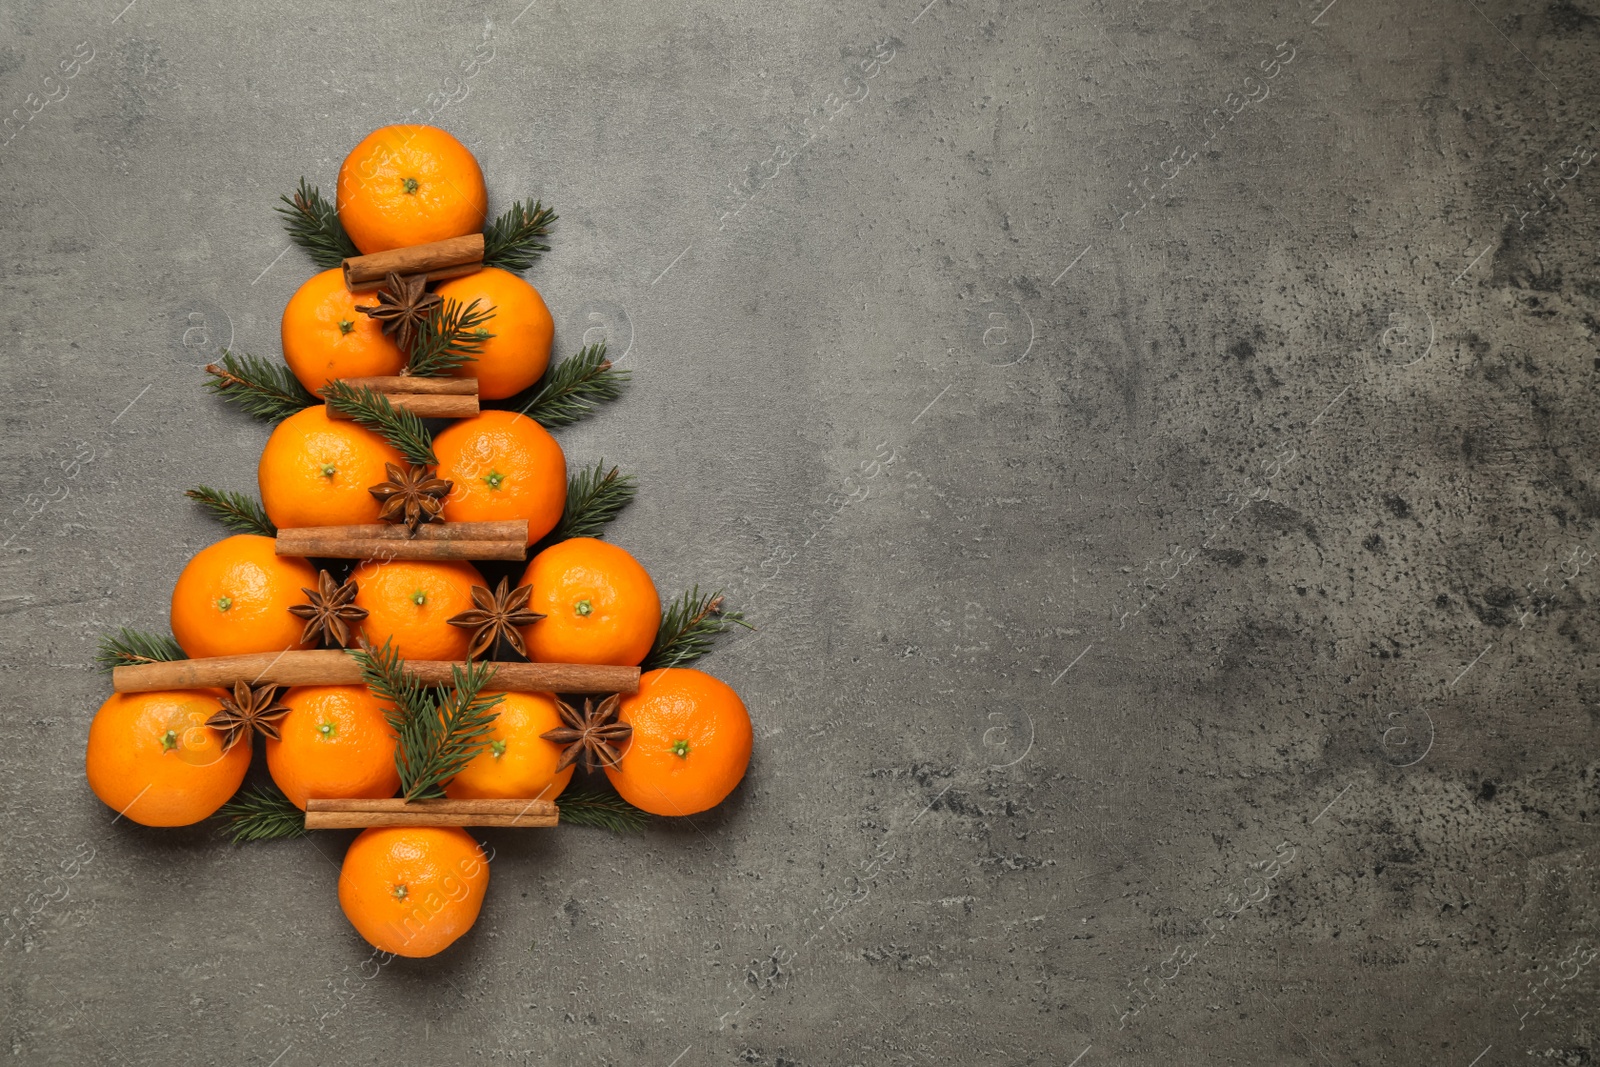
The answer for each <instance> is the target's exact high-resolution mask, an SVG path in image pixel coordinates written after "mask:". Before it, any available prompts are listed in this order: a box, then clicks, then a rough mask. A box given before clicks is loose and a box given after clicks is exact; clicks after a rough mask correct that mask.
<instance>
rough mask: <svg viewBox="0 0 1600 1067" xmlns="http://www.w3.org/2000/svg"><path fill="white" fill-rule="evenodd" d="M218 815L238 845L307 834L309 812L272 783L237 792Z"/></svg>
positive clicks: (226, 831)
mask: <svg viewBox="0 0 1600 1067" xmlns="http://www.w3.org/2000/svg"><path fill="white" fill-rule="evenodd" d="M217 818H219V819H222V820H223V828H222V829H223V832H224V833H226V834H227V835H228V836H229V837H230V838H232V839H233V843H234V844H236V845H242V844H244V843H245V842H247V841H275V840H281V839H283V838H289V837H304V836H306V813H305V812H303V811H301V810H300V809H299V808H297V807H295V806H294V801H292V800H290V799H289V798H288V797H286V796H284V795H283V793H282V792H280V791H279V789H278V787H277V786H276V785H272V784H270V783H269V784H267V785H259V786H255V787H253V788H251V789H243V790H240V791H239V792H238V793H235V794H234V797H233V799H232V800H230V801H228V802H227V803H226V804H224V805H222V807H221V808H220V809H219V810H218V811H217Z"/></svg>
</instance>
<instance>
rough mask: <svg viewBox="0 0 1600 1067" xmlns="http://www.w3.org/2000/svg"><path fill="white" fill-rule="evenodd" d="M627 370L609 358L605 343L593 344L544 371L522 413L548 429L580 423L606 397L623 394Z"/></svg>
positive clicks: (610, 397) (615, 396)
mask: <svg viewBox="0 0 1600 1067" xmlns="http://www.w3.org/2000/svg"><path fill="white" fill-rule="evenodd" d="M628 373H629V372H628V371H626V370H617V369H616V368H615V367H613V366H612V365H611V361H610V360H609V359H607V358H606V343H605V342H604V341H601V342H600V343H599V344H594V345H590V346H588V347H587V348H585V349H583V350H581V351H580V352H579V353H578V354H577V355H575V356H572V357H571V358H569V359H564V360H562V361H561V362H560V363H557V364H555V365H554V366H552V367H551V368H550V369H549V370H547V371H545V373H544V377H543V378H541V379H540V380H539V391H538V392H536V393H534V394H533V399H532V400H530V401H528V403H527V405H526V406H525V407H524V408H523V409H522V413H523V414H524V415H526V416H528V417H529V418H531V419H533V420H534V421H535V422H537V423H538V424H539V425H540V426H543V427H544V428H545V429H550V428H552V427H556V426H566V425H567V424H569V423H574V422H577V421H578V420H579V419H581V418H583V417H584V416H586V415H588V414H589V413H590V412H591V411H593V410H594V409H595V406H596V405H598V404H599V403H601V402H602V401H605V400H615V399H616V398H617V397H619V396H621V395H622V383H624V382H626V381H627V380H628Z"/></svg>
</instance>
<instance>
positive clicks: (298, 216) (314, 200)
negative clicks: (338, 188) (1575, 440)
mask: <svg viewBox="0 0 1600 1067" xmlns="http://www.w3.org/2000/svg"><path fill="white" fill-rule="evenodd" d="M278 199H279V200H282V201H283V202H284V204H285V205H286V206H284V207H280V208H277V209H276V210H277V212H278V214H280V215H282V216H283V227H284V229H286V230H288V231H289V240H291V241H293V242H294V243H295V244H297V245H299V246H300V247H301V248H303V249H305V250H306V251H307V252H309V253H310V254H311V261H312V262H313V263H315V264H316V265H317V266H319V267H321V268H322V269H324V270H327V269H328V268H330V267H337V266H338V265H339V261H340V260H343V259H346V258H348V257H350V256H359V255H360V254H361V251H360V250H359V249H358V248H356V246H355V243H354V242H352V241H351V240H350V237H349V235H348V234H346V233H345V232H344V227H343V226H342V225H340V223H339V212H338V210H337V209H336V208H335V207H334V206H333V205H332V204H330V203H328V202H327V201H326V200H324V199H323V197H322V191H321V190H319V189H317V188H315V187H314V186H309V185H307V184H306V180H305V179H304V178H301V179H300V188H299V189H297V190H295V194H294V196H293V197H288V196H280V197H279V198H278Z"/></svg>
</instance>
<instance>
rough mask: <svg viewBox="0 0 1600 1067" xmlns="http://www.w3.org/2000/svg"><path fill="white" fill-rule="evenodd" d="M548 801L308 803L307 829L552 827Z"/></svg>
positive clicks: (553, 813)
mask: <svg viewBox="0 0 1600 1067" xmlns="http://www.w3.org/2000/svg"><path fill="white" fill-rule="evenodd" d="M560 817H561V810H560V808H558V807H557V806H556V805H555V803H554V802H553V801H549V800H412V801H405V800H401V799H399V798H398V797H396V798H394V799H390V800H308V801H306V829H307V830H354V829H359V828H361V827H366V826H555V825H557V823H558V821H559V820H560Z"/></svg>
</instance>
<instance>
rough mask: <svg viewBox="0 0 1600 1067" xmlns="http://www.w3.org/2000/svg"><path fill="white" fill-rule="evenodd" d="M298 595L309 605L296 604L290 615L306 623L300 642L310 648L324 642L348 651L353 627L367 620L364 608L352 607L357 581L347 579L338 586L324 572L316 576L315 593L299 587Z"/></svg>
mask: <svg viewBox="0 0 1600 1067" xmlns="http://www.w3.org/2000/svg"><path fill="white" fill-rule="evenodd" d="M300 591H301V592H302V593H304V594H305V595H306V599H307V600H309V601H310V603H308V604H296V605H294V606H293V607H291V608H290V609H289V613H290V614H291V615H293V616H295V617H296V618H300V619H304V620H306V628H305V630H304V631H303V632H302V633H301V634H300V640H301V642H302V643H304V644H310V643H312V642H313V641H316V642H318V643H320V642H322V641H324V640H325V641H327V642H328V644H330V645H338V646H339V647H340V648H349V647H350V639H351V637H352V636H354V634H355V626H354V624H355V623H358V622H360V621H361V620H362V619H364V618H366V617H367V609H366V608H361V607H357V606H356V605H355V604H352V603H351V601H353V600H354V599H355V597H356V580H355V579H354V578H346V579H345V580H344V584H343V585H340V584H339V583H337V582H335V581H334V580H333V575H331V574H329V573H328V572H327V571H323V572H322V573H321V574H319V575H317V587H316V588H315V589H306V588H305V587H303V586H302V587H301V589H300Z"/></svg>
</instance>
